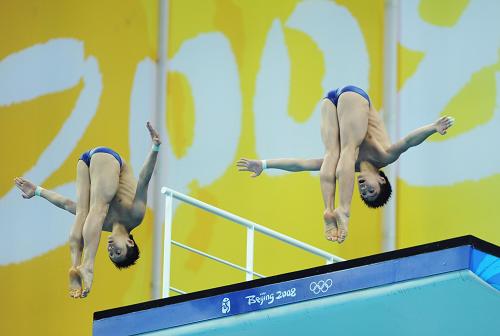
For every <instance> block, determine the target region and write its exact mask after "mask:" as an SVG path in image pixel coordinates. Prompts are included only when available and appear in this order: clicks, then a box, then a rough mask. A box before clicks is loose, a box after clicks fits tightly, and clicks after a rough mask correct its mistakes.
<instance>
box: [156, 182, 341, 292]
mask: <svg viewBox="0 0 500 336" xmlns="http://www.w3.org/2000/svg"><path fill="white" fill-rule="evenodd" d="M161 193H162V194H163V195H165V231H164V247H163V249H164V252H163V294H162V295H163V297H168V296H169V291H170V290H172V287H170V265H171V260H170V257H171V246H172V244H173V245H176V246H178V247H181V248H184V249H186V250H189V251H191V252H194V253H197V254H200V255H203V256H205V257H208V258H210V259H212V260H215V261H217V262H221V263H223V264H225V265H227V266H230V267H233V268H236V269H239V270H240V271H243V272H245V273H246V280H252V279H253V276H254V275H255V276H258V277H264V276H263V275H262V274H259V273H256V272H254V270H253V255H254V232H255V231H257V232H260V233H262V234H265V235H267V236H269V237H272V238H275V239H277V240H280V241H282V242H284V243H287V244H289V245H292V246H295V247H298V248H300V249H302V250H304V251H306V252H309V253H312V254H315V255H317V256H319V257H322V258H324V259H325V260H326V263H327V264H330V263H333V262H339V261H343V260H344V259H342V258H340V257H338V256H336V255H334V254H331V253H328V252H326V251H323V250H321V249H319V248H317V247H315V246H312V245H309V244H307V243H304V242H302V241H300V240H297V239H295V238H292V237H290V236H287V235H285V234H282V233H280V232H277V231H274V230H272V229H269V228H267V227H265V226H262V225H260V224H257V223H254V222H252V221H250V220H248V219H246V218H243V217H240V216H237V215H235V214H233V213H230V212H228V211H226V210H222V209H220V208H217V207H215V206H213V205H210V204H207V203H205V202H202V201H200V200H198V199H196V198H193V197H190V196H188V195H185V194H182V193H180V192H178V191H175V190H173V189H170V188H167V187H163V188H161ZM174 198H175V199H177V200H179V201H181V202H184V203H187V204H190V205H192V206H195V207H197V208H199V209H202V210H204V211H207V212H210V213H212V214H214V215H217V216H219V217H222V218H225V219H227V220H229V221H231V222H233V223H236V224H239V225H242V226H244V227H246V228H247V246H246V247H247V248H246V250H247V251H246V254H247V255H246V267H245V268H244V267H241V266H238V265H236V264H234V263H231V262H229V261H227V260H224V259H221V258H218V257H215V256H212V255H210V254H208V253H205V252H202V251H199V250H196V249H194V248H192V247H189V246H187V245H185V244H181V243H179V242H176V241H173V240H172V216H173V208H172V204H173V199H174ZM174 291H176V292H179V291H178V290H174Z"/></svg>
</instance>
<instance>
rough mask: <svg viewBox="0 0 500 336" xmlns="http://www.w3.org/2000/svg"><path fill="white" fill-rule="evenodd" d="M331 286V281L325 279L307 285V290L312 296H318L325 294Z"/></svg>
mask: <svg viewBox="0 0 500 336" xmlns="http://www.w3.org/2000/svg"><path fill="white" fill-rule="evenodd" d="M332 285H333V281H332V279H327V280H325V281H323V280H320V281H318V282H317V283H316V282H314V281H313V282H311V284H310V285H309V289H310V290H311V292H313V293H314V294H319V293H320V292H323V293H326V292H327V291H328V290H329V289H330V287H332Z"/></svg>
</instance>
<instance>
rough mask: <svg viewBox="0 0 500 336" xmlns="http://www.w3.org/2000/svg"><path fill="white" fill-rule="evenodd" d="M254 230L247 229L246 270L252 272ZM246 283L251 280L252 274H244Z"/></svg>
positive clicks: (252, 228) (251, 228)
mask: <svg viewBox="0 0 500 336" xmlns="http://www.w3.org/2000/svg"><path fill="white" fill-rule="evenodd" d="M254 236H255V228H254V226H252V227H247V266H246V269H247V270H249V271H251V272H253V255H254V253H253V251H254ZM245 280H246V281H249V280H253V274H252V273H248V272H247V273H246V278H245Z"/></svg>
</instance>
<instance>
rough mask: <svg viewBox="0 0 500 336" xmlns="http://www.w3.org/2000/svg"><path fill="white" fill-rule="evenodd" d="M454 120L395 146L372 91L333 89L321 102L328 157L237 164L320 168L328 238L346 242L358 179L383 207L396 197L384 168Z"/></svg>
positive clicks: (371, 202) (366, 197) (256, 170)
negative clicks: (393, 196)
mask: <svg viewBox="0 0 500 336" xmlns="http://www.w3.org/2000/svg"><path fill="white" fill-rule="evenodd" d="M341 95H343V97H342V99H340V96H341ZM367 102H368V104H366V103H367ZM453 122H454V119H453V118H451V117H441V118H439V119H438V120H436V121H435V122H433V123H431V124H428V125H425V126H422V127H420V128H418V129H416V130H414V131H413V132H411V133H409V134H408V135H406V136H405V137H404V138H402V139H401V140H399V141H397V142H396V143H393V144H392V143H391V142H390V139H389V136H388V134H387V131H386V130H385V126H384V123H383V121H382V119H381V118H380V116H379V114H378V113H377V111H375V108H374V107H373V105H371V102H370V98H369V96H368V94H367V93H366V92H365V91H364V90H362V89H360V88H359V87H356V86H353V85H348V86H344V87H341V88H338V89H336V90H332V91H330V92H328V94H327V95H326V97H324V99H323V100H322V101H321V124H320V131H321V138H322V140H323V144H324V147H325V152H324V155H323V157H322V158H312V159H295V158H280V159H270V160H262V161H261V160H250V159H245V158H242V159H240V160H239V161H238V162H237V166H238V167H239V168H238V169H239V170H240V171H249V172H252V173H253V175H252V176H253V177H256V176H259V175H260V174H261V172H262V171H263V170H264V169H267V168H274V169H282V170H287V171H292V172H298V171H318V170H319V172H320V179H319V182H320V187H321V194H322V196H323V202H324V207H325V210H324V212H323V221H324V232H325V238H326V239H328V240H330V241H336V242H338V243H342V242H344V240H345V239H346V237H347V233H348V224H349V219H350V215H351V214H350V211H351V202H352V195H353V190H354V184H355V183H356V182H357V185H358V190H359V194H360V196H361V199H362V200H363V202H364V203H365V204H366V205H367V206H368V207H371V208H378V207H381V206H383V205H384V204H385V203H386V202H387V201H388V200H389V197H390V196H391V192H392V187H391V185H390V183H389V179H388V178H387V176H385V174H384V173H383V171H382V170H381V168H383V167H385V166H387V165H389V164H391V163H393V162H395V161H396V160H398V159H399V157H400V156H401V155H402V154H403V153H404V152H406V151H407V150H408V149H410V148H411V147H415V146H418V145H419V144H421V143H422V142H423V141H425V139H427V138H428V137H429V136H431V135H432V134H434V133H439V134H441V135H444V134H446V132H447V130H448V128H450V127H451V126H452V125H453ZM356 172H358V173H359V174H358V176H357V178H355V173H356ZM337 184H338V185H337ZM336 187H338V195H336ZM336 199H337V204H336V203H335V200H336Z"/></svg>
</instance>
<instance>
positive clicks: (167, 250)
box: [162, 194, 174, 298]
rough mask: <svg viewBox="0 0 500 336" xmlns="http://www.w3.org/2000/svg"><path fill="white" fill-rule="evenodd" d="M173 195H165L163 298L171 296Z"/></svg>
mask: <svg viewBox="0 0 500 336" xmlns="http://www.w3.org/2000/svg"><path fill="white" fill-rule="evenodd" d="M173 199H174V197H173V196H172V194H166V195H165V232H164V237H163V290H162V297H164V298H166V297H169V294H170V261H171V256H172V255H171V253H172V252H171V251H172V214H173V208H172V206H173Z"/></svg>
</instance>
